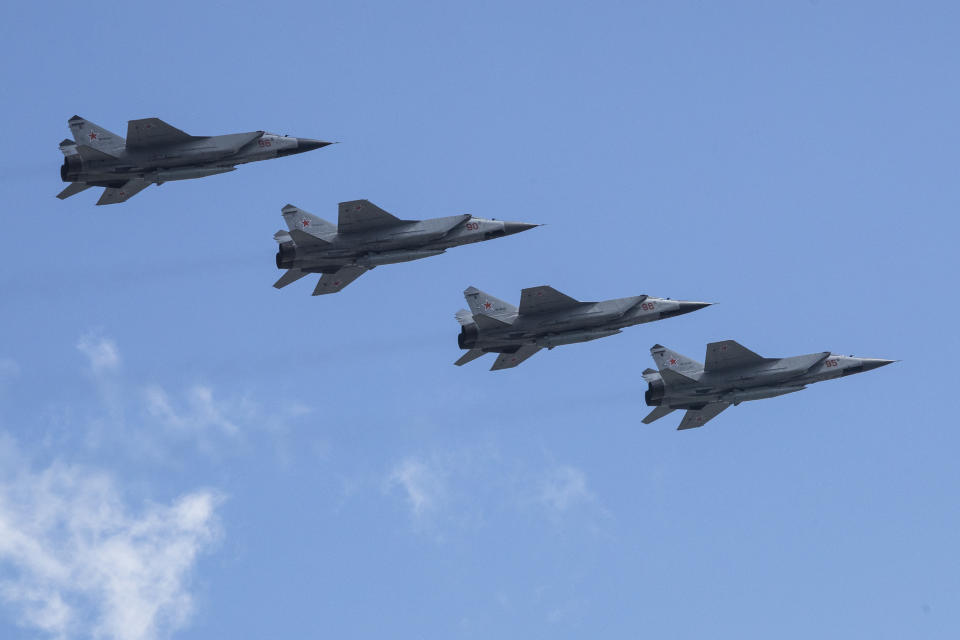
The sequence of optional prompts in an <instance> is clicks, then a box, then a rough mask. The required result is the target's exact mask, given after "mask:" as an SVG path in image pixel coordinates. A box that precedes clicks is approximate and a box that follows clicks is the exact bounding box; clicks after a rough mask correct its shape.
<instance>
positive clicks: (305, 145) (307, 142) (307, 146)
mask: <svg viewBox="0 0 960 640" xmlns="http://www.w3.org/2000/svg"><path fill="white" fill-rule="evenodd" d="M331 144H333V143H332V142H324V141H323V140H312V139H311V138H297V151H298V152H304V151H313V150H314V149H319V148H321V147H326V146H327V145H331Z"/></svg>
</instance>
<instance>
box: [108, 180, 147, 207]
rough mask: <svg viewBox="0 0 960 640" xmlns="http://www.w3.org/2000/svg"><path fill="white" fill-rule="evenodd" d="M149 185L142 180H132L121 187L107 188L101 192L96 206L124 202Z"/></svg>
mask: <svg viewBox="0 0 960 640" xmlns="http://www.w3.org/2000/svg"><path fill="white" fill-rule="evenodd" d="M150 184H151V183H150V182H147V181H146V180H144V179H143V178H134V179H133V180H128V181H127V182H126V183H125V184H124V185H123V186H122V187H107V188H106V189H104V190H103V195H101V196H100V199H99V200H97V204H99V205H102V204H117V203H120V202H126V201H127V200H129V199H130V198H132V197H133V196H135V195H137V194H138V193H140V192H141V191H143V190H144V189H146V188H147V187H149V186H150Z"/></svg>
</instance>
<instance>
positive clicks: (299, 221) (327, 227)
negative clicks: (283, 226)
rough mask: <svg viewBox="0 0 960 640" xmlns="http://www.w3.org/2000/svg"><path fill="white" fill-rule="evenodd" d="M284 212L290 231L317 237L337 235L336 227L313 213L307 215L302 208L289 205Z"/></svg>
mask: <svg viewBox="0 0 960 640" xmlns="http://www.w3.org/2000/svg"><path fill="white" fill-rule="evenodd" d="M282 212H283V219H284V220H285V221H286V223H287V228H288V229H290V231H293V230H294V229H299V230H300V231H305V232H306V233H309V234H310V235H312V236H317V237H324V236H330V235H334V234H336V233H337V227H336V225H334V224H332V223H330V222H327V221H326V220H324V219H323V218H318V217H317V216H315V215H313V214H312V213H307V212H306V211H304V210H303V209H301V208H300V207H296V206H294V205H292V204H288V205H287V206H285V207H284V208H283V209H282Z"/></svg>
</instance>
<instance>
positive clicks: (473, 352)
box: [453, 349, 486, 367]
mask: <svg viewBox="0 0 960 640" xmlns="http://www.w3.org/2000/svg"><path fill="white" fill-rule="evenodd" d="M484 353H486V352H485V351H483V350H481V349H470V351H467V352H466V353H465V354H463V355H462V356H460V358H459V359H458V360H457V361H456V362H454V363H453V364H455V365H457V366H458V367H462V366H463V365H465V364H467V363H468V362H473V361H474V360H476V359H477V358H479V357H480V356H482V355H483V354H484Z"/></svg>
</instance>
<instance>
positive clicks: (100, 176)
mask: <svg viewBox="0 0 960 640" xmlns="http://www.w3.org/2000/svg"><path fill="white" fill-rule="evenodd" d="M325 144H327V143H319V141H312V140H310V141H308V140H307V139H305V138H295V137H291V136H279V135H275V134H271V133H264V132H261V131H255V132H250V133H234V134H228V135H222V136H209V137H197V138H194V139H192V140H189V141H187V142H182V143H178V144H173V145H158V146H149V147H139V148H129V147H124V148H123V149H122V150H121V151H119V152H117V153H116V155H115V156H112V155H107V154H102V153H86V154H84V153H83V152H80V153H70V154H68V155H66V156H65V157H64V162H63V165H62V167H61V169H60V177H61V179H62V180H63V181H64V182H86V183H88V184H91V185H96V186H117V185H120V184H123V183H124V182H126V181H128V180H131V179H133V178H143V179H145V180H147V181H149V182H154V183H158V184H160V183H163V182H167V181H171V180H188V179H192V178H202V177H205V176H209V175H215V174H218V173H226V172H228V171H233V169H234V167H235V166H236V165H239V164H245V163H248V162H257V161H260V160H269V159H272V158H277V157H281V156H284V155H290V154H294V153H302V152H303V151H309V150H310V149H316V148H318V147H319V146H323V145H325ZM68 150H69V149H68ZM74 150H76V147H74ZM65 153H66V151H65Z"/></svg>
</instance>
